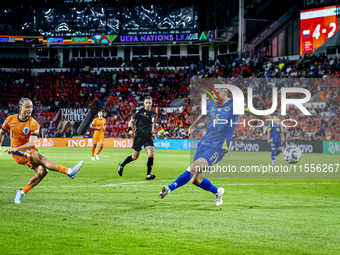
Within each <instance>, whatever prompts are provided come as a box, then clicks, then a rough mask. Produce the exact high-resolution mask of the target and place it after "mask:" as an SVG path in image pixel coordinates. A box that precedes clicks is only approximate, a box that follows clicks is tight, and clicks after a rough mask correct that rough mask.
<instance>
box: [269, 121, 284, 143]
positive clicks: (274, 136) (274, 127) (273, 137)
mask: <svg viewBox="0 0 340 255" xmlns="http://www.w3.org/2000/svg"><path fill="white" fill-rule="evenodd" d="M268 130H269V131H270V141H271V142H273V143H277V142H281V126H280V125H278V124H276V123H272V124H270V125H269V128H268Z"/></svg>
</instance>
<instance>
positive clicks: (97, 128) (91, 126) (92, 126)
mask: <svg viewBox="0 0 340 255" xmlns="http://www.w3.org/2000/svg"><path fill="white" fill-rule="evenodd" d="M90 128H92V129H95V130H100V127H96V126H94V125H93V122H92V123H91V125H90Z"/></svg>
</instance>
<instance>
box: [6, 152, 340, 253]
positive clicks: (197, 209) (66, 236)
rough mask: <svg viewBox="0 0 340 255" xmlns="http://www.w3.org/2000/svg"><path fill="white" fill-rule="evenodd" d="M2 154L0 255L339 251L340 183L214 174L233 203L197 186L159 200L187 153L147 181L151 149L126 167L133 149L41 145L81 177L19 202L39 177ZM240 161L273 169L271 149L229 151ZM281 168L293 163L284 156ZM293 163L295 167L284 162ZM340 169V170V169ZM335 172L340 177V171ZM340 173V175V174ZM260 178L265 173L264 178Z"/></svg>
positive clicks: (169, 157)
mask: <svg viewBox="0 0 340 255" xmlns="http://www.w3.org/2000/svg"><path fill="white" fill-rule="evenodd" d="M5 149H6V148H2V152H1V155H0V226H1V228H0V254H163V255H164V254H210V255H212V254H271V255H272V254H340V179H339V178H319V177H318V178H313V177H316V176H317V175H315V176H313V175H311V176H308V177H309V178H294V177H297V176H298V175H296V176H287V177H289V178H283V177H284V176H283V177H282V176H281V175H275V174H274V175H271V176H268V177H270V178H253V176H252V175H249V176H244V177H245V178H228V177H230V176H232V175H230V176H229V175H228V174H227V173H223V174H210V173H207V174H206V177H207V178H209V179H211V181H212V182H213V183H214V184H216V186H218V187H224V189H225V191H226V192H225V195H224V197H223V201H224V205H223V206H221V207H216V205H215V198H214V195H213V194H211V193H209V192H206V191H204V190H202V189H200V188H198V187H196V186H194V185H192V184H191V183H188V184H187V185H185V186H184V187H182V188H180V189H177V190H175V191H174V192H172V193H170V194H169V195H168V196H167V197H165V198H164V199H160V198H159V197H158V193H159V192H160V188H161V186H162V185H168V184H170V182H171V181H173V180H175V179H176V178H177V176H178V175H180V174H181V173H183V172H184V171H185V170H186V168H187V167H188V165H189V163H190V153H189V152H185V151H162V150H157V151H155V163H154V167H153V173H154V174H155V175H156V179H155V180H152V181H146V180H145V176H146V162H147V156H146V152H145V151H142V152H141V156H140V158H139V159H138V160H137V161H135V162H132V163H130V164H129V165H127V166H126V167H125V169H124V175H123V176H122V177H120V176H118V174H117V164H118V163H119V162H121V161H123V160H124V159H125V158H126V157H127V156H129V155H131V153H132V150H128V149H121V150H119V149H105V148H104V150H103V151H102V153H101V154H100V161H95V162H93V161H91V149H81V148H79V149H77V148H40V149H39V151H40V152H41V153H42V154H43V155H45V156H46V157H48V158H49V159H50V160H53V161H55V162H57V163H58V164H62V165H65V166H73V165H75V164H76V163H78V162H79V161H80V160H84V165H83V168H82V170H81V171H80V172H79V174H78V176H77V178H76V179H74V180H72V179H70V178H68V177H67V176H65V175H63V174H60V173H57V172H52V171H50V172H49V173H48V175H47V176H46V177H45V179H44V180H43V181H42V182H41V183H40V184H39V185H38V186H37V187H35V188H34V189H33V190H32V191H30V192H29V193H27V194H26V195H25V197H24V198H23V200H22V202H21V204H14V202H13V199H14V197H15V191H16V190H17V189H19V188H22V187H24V185H25V184H27V183H28V181H29V179H30V178H31V177H32V176H33V174H34V172H33V171H32V170H30V169H29V168H28V167H26V166H20V165H17V164H16V163H15V161H14V160H13V159H12V157H11V156H9V155H7V154H4V153H3V151H4V150H5ZM225 159H226V160H227V162H228V163H230V164H231V165H235V166H237V167H240V166H241V165H242V164H247V165H252V164H257V165H258V164H260V163H267V164H268V163H270V153H269V152H268V153H264V152H230V153H228V154H227V155H226V157H225ZM277 161H278V164H285V163H284V161H283V159H282V157H281V156H280V157H279V159H278V160H277ZM320 162H321V163H326V164H328V163H333V164H335V163H340V162H339V156H336V155H323V154H303V158H302V160H301V164H305V163H309V164H310V163H320ZM285 165H286V164H285ZM339 172H340V169H338V173H339ZM333 174H334V173H333ZM334 176H336V175H334ZM337 176H339V174H338V175H337ZM257 177H258V176H257Z"/></svg>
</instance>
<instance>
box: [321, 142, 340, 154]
mask: <svg viewBox="0 0 340 255" xmlns="http://www.w3.org/2000/svg"><path fill="white" fill-rule="evenodd" d="M322 143H323V153H324V154H340V142H339V141H330V142H328V141H327V142H326V141H324V142H322Z"/></svg>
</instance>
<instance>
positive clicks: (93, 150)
mask: <svg viewBox="0 0 340 255" xmlns="http://www.w3.org/2000/svg"><path fill="white" fill-rule="evenodd" d="M95 150H96V149H94V148H92V157H94V152H95Z"/></svg>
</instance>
